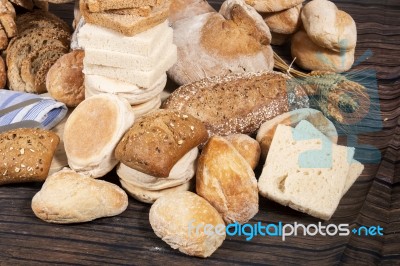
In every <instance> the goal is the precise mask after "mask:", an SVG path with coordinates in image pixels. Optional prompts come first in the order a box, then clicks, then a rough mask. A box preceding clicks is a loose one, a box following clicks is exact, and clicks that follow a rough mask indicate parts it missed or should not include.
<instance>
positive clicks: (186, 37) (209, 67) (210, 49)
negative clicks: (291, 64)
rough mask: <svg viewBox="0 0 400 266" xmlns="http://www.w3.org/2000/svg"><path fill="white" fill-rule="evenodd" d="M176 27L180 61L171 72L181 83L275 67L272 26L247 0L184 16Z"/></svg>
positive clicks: (229, 2)
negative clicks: (271, 43)
mask: <svg viewBox="0 0 400 266" xmlns="http://www.w3.org/2000/svg"><path fill="white" fill-rule="evenodd" d="M173 28H174V43H175V44H176V46H177V47H178V60H177V62H176V64H175V65H174V66H173V67H172V68H171V69H170V70H169V71H168V74H169V76H170V78H172V79H173V80H174V81H175V82H176V83H178V84H179V85H183V84H187V83H191V82H194V81H197V80H200V79H202V78H207V77H212V76H217V75H226V74H228V73H231V72H234V73H243V72H258V71H268V70H272V68H273V65H274V60H273V51H272V48H271V46H270V45H269V44H270V42H271V33H270V31H269V29H268V26H267V25H266V24H265V22H264V20H263V18H262V17H261V16H260V15H259V14H258V13H257V12H256V11H255V10H254V9H253V8H251V7H250V6H248V5H246V4H245V3H244V1H241V0H229V1H225V2H224V4H223V5H222V7H221V10H220V13H216V12H210V13H205V14H200V15H197V16H193V17H189V18H186V19H181V20H178V21H176V22H175V23H174V24H173ZM193 62H196V63H195V64H193Z"/></svg>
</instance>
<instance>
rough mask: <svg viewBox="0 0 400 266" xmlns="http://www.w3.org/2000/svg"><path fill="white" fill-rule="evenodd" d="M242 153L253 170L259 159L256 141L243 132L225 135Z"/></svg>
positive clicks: (258, 147) (259, 149)
mask: <svg viewBox="0 0 400 266" xmlns="http://www.w3.org/2000/svg"><path fill="white" fill-rule="evenodd" d="M225 139H226V140H228V141H229V142H230V143H231V144H232V145H233V147H235V149H236V150H237V151H238V152H239V153H240V155H242V157H243V158H244V159H245V160H246V161H247V162H248V163H249V165H250V167H251V168H252V169H253V170H254V169H255V168H256V167H257V165H258V161H259V160H260V154H261V148H260V144H258V141H256V140H255V139H253V138H252V137H250V136H248V135H245V134H232V135H228V136H226V137H225Z"/></svg>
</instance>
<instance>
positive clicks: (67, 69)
mask: <svg viewBox="0 0 400 266" xmlns="http://www.w3.org/2000/svg"><path fill="white" fill-rule="evenodd" d="M84 56H85V53H84V51H82V50H74V51H72V52H70V53H68V54H65V55H63V56H61V57H60V58H59V59H58V60H57V61H56V63H55V64H54V65H53V66H52V67H51V68H50V70H49V72H47V77H46V88H47V91H48V92H49V93H50V95H51V97H53V98H54V99H56V100H57V101H60V102H63V103H65V104H66V105H67V106H68V107H76V106H78V104H79V103H81V102H82V101H83V100H84V99H85V89H84V85H83V80H84V75H83V73H82V69H83V57H84Z"/></svg>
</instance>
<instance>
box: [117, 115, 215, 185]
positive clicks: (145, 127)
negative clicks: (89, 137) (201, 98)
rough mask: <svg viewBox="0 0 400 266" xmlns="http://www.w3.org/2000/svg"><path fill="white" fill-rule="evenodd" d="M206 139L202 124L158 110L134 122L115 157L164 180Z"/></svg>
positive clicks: (186, 116)
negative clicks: (177, 164)
mask: <svg viewBox="0 0 400 266" xmlns="http://www.w3.org/2000/svg"><path fill="white" fill-rule="evenodd" d="M207 137H208V135H207V131H206V128H205V127H204V125H203V123H202V122H201V121H200V120H198V119H196V118H194V117H193V116H192V115H189V114H186V113H185V112H180V111H173V110H158V111H154V112H151V113H148V114H146V115H143V116H142V117H140V118H138V119H137V120H136V121H135V123H134V124H133V126H132V127H131V128H130V129H129V130H128V132H126V134H125V135H124V137H123V138H122V140H121V141H120V142H119V143H118V146H117V148H116V150H115V156H116V158H117V159H118V160H119V161H120V162H122V163H123V164H125V165H127V166H129V167H131V168H133V169H136V170H138V171H140V172H143V173H146V174H149V175H152V176H155V177H167V176H169V173H170V171H171V169H172V167H173V166H174V165H175V163H177V162H178V160H179V159H181V158H182V157H183V156H184V155H185V154H186V153H187V152H189V151H190V150H191V149H193V148H195V147H197V146H198V145H200V144H201V143H203V142H205V141H206V140H207ZM137 147H140V149H138V148H137Z"/></svg>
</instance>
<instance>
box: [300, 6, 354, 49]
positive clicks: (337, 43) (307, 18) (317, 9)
mask: <svg viewBox="0 0 400 266" xmlns="http://www.w3.org/2000/svg"><path fill="white" fill-rule="evenodd" d="M301 19H302V21H303V25H304V29H305V31H306V32H307V35H308V37H310V39H311V40H312V41H313V42H314V43H315V44H316V45H318V46H321V47H324V48H327V49H329V50H332V51H336V52H340V51H342V50H346V51H349V50H354V48H355V47H356V43H357V29H356V23H355V22H354V20H353V18H352V17H351V16H350V15H349V14H347V13H346V12H344V11H341V10H338V8H337V7H336V5H335V4H334V3H333V2H330V1H327V0H313V1H311V2H309V3H307V4H306V5H305V6H304V8H303V10H302V12H301Z"/></svg>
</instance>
